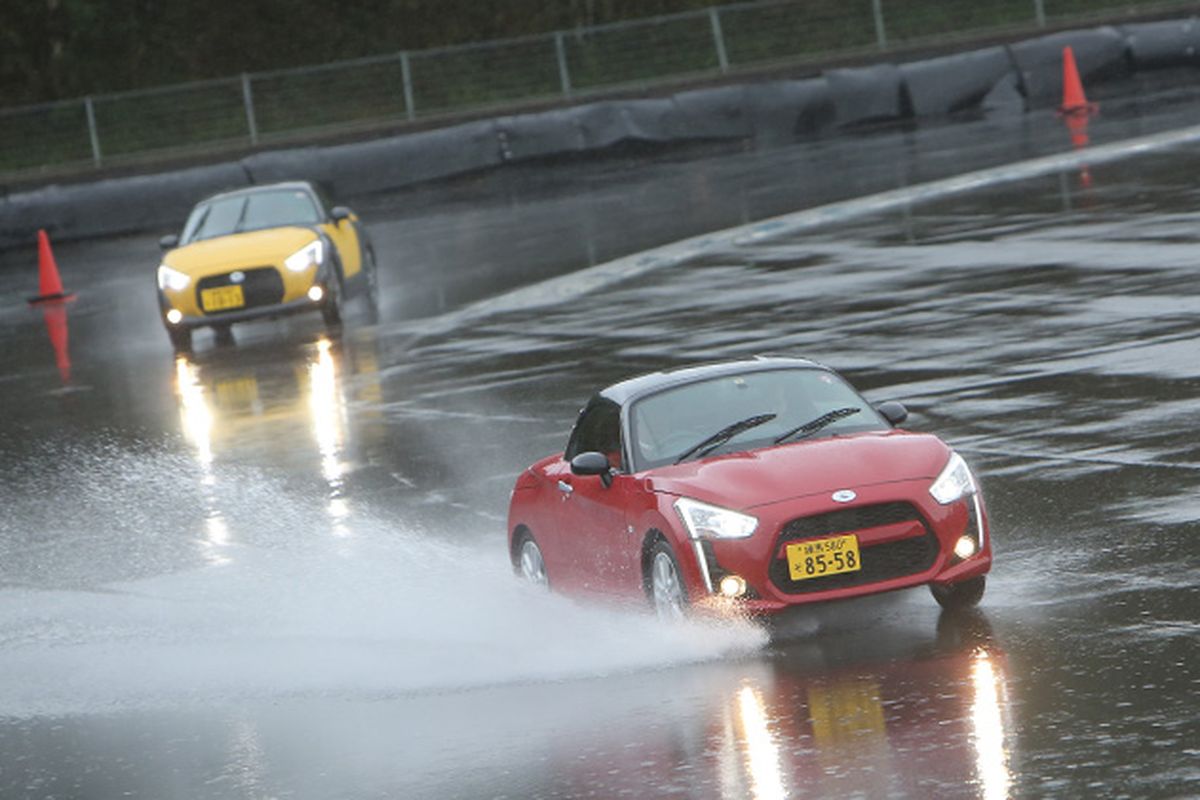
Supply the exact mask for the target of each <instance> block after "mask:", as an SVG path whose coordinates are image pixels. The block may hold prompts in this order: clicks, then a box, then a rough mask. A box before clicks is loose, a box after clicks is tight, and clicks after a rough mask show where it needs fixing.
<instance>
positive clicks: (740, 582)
mask: <svg viewBox="0 0 1200 800" xmlns="http://www.w3.org/2000/svg"><path fill="white" fill-rule="evenodd" d="M720 589H721V594H722V595H723V596H725V597H741V596H742V595H744V594H745V593H746V580H745V578H743V577H742V576H740V575H726V576H725V577H724V578H721V584H720Z"/></svg>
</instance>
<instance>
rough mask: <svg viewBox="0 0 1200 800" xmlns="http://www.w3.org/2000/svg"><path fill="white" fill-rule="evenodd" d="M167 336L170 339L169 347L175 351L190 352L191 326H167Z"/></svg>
mask: <svg viewBox="0 0 1200 800" xmlns="http://www.w3.org/2000/svg"><path fill="white" fill-rule="evenodd" d="M167 338H168V339H170V340H171V349H172V350H174V351H175V352H176V353H190V352H191V350H192V329H191V328H167Z"/></svg>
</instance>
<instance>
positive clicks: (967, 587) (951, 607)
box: [929, 575, 987, 611]
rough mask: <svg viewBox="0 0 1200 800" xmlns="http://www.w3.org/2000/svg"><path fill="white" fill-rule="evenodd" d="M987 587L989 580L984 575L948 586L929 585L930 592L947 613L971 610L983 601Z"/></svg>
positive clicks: (948, 584)
mask: <svg viewBox="0 0 1200 800" xmlns="http://www.w3.org/2000/svg"><path fill="white" fill-rule="evenodd" d="M986 587H987V579H986V578H985V577H984V576H983V575H979V576H977V577H974V578H968V579H967V580H965V581H958V582H957V583H946V584H937V583H931V584H929V591H930V592H932V593H933V599H934V600H937V601H938V605H940V606H941V607H942V608H944V609H946V610H947V611H955V610H957V609H960V608H971V607H972V606H976V605H978V604H979V601H980V600H982V599H983V590H984V589H985V588H986Z"/></svg>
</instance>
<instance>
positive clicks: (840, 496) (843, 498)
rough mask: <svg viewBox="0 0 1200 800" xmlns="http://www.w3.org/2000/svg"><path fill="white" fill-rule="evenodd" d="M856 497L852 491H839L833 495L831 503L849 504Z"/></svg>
mask: <svg viewBox="0 0 1200 800" xmlns="http://www.w3.org/2000/svg"><path fill="white" fill-rule="evenodd" d="M856 497H858V495H857V494H856V493H855V491H854V490H853V489H840V490H838V491H836V492H834V493H833V502H835V503H849V502H850V501H851V500H854V499H855V498H856Z"/></svg>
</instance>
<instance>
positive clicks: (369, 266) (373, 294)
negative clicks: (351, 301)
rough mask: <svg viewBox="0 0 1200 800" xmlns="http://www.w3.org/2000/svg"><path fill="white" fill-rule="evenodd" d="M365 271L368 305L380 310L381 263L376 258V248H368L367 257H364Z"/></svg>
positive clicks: (374, 309)
mask: <svg viewBox="0 0 1200 800" xmlns="http://www.w3.org/2000/svg"><path fill="white" fill-rule="evenodd" d="M363 272H364V274H365V276H366V279H367V305H368V306H369V307H370V308H371V309H372V310H373V311H376V312H378V311H379V263H378V262H377V261H376V260H375V250H374V249H373V248H370V247H368V248H367V255H366V258H364V259H363Z"/></svg>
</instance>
